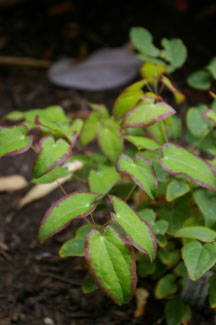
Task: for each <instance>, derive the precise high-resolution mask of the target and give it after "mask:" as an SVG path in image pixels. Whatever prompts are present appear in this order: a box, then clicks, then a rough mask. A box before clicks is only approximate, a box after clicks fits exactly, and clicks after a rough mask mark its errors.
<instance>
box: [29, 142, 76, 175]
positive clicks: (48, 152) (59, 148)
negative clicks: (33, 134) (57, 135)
mask: <svg viewBox="0 0 216 325" xmlns="http://www.w3.org/2000/svg"><path fill="white" fill-rule="evenodd" d="M75 141H76V136H75V137H74V142H73V145H74V144H75ZM71 153H72V145H70V144H69V143H68V142H67V141H66V140H64V139H58V140H57V141H55V139H54V138H53V137H52V136H46V137H43V138H42V139H41V140H40V142H39V144H38V155H37V157H36V160H35V162H34V166H33V171H32V175H33V177H36V178H37V177H40V176H42V175H44V174H46V173H47V172H49V171H51V170H52V169H54V168H55V167H57V166H59V165H61V164H62V163H63V162H64V161H65V160H66V159H67V158H68V157H69V156H70V155H71Z"/></svg>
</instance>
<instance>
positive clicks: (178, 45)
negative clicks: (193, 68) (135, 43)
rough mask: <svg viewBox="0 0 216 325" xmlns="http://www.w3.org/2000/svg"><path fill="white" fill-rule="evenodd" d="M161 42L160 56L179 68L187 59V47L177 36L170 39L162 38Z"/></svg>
mask: <svg viewBox="0 0 216 325" xmlns="http://www.w3.org/2000/svg"><path fill="white" fill-rule="evenodd" d="M161 43H162V46H163V47H164V50H163V51H162V53H161V54H162V57H163V58H164V59H166V61H168V62H170V64H171V66H173V67H175V68H180V67H181V66H182V65H183V64H184V62H185V60H186V59H187V48H186V47H185V45H184V43H183V42H182V40H180V39H178V38H172V39H170V40H168V39H167V38H164V39H162V42H161Z"/></svg>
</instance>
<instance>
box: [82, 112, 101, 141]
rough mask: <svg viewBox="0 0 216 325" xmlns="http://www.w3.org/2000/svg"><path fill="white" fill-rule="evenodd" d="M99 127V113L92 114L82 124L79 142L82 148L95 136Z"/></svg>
mask: <svg viewBox="0 0 216 325" xmlns="http://www.w3.org/2000/svg"><path fill="white" fill-rule="evenodd" d="M100 125H101V113H100V112H98V111H95V112H92V113H91V114H90V115H89V117H88V118H87V120H86V121H85V123H84V126H83V129H82V131H81V134H80V142H81V145H82V146H86V145H87V144H88V143H89V142H91V141H92V140H94V139H95V138H96V136H97V133H98V130H99V128H100Z"/></svg>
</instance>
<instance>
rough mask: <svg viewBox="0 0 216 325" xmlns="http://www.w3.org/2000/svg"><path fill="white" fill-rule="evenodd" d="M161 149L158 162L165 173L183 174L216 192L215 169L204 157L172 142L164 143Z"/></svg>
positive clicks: (193, 181)
mask: <svg viewBox="0 0 216 325" xmlns="http://www.w3.org/2000/svg"><path fill="white" fill-rule="evenodd" d="M161 149H162V153H163V158H161V159H159V162H160V164H161V167H162V168H163V169H164V170H165V171H166V172H167V173H169V174H171V175H174V176H176V175H185V176H187V177H188V178H189V179H190V180H191V182H192V183H195V184H198V185H200V186H201V187H205V188H208V189H209V190H211V191H213V192H216V170H215V169H214V168H213V167H212V166H210V165H209V164H208V163H207V162H206V161H205V160H204V159H201V158H200V157H198V156H196V155H194V154H192V153H191V152H189V151H187V150H186V149H184V148H182V147H180V146H178V145H176V144H173V143H166V144H165V145H163V146H162V147H161Z"/></svg>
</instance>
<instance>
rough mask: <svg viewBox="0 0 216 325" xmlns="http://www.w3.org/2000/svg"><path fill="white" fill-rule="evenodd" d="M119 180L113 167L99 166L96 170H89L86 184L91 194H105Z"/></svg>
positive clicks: (119, 176)
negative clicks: (87, 183)
mask: <svg viewBox="0 0 216 325" xmlns="http://www.w3.org/2000/svg"><path fill="white" fill-rule="evenodd" d="M120 178H121V175H119V173H117V172H116V169H115V167H114V166H106V165H102V166H99V168H98V170H91V171H90V173H89V177H88V182H89V186H90V190H91V192H94V193H100V194H103V195H105V194H107V193H108V192H109V191H110V190H111V188H112V187H113V186H114V185H115V183H116V182H117V181H118V180H119V179H120Z"/></svg>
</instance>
